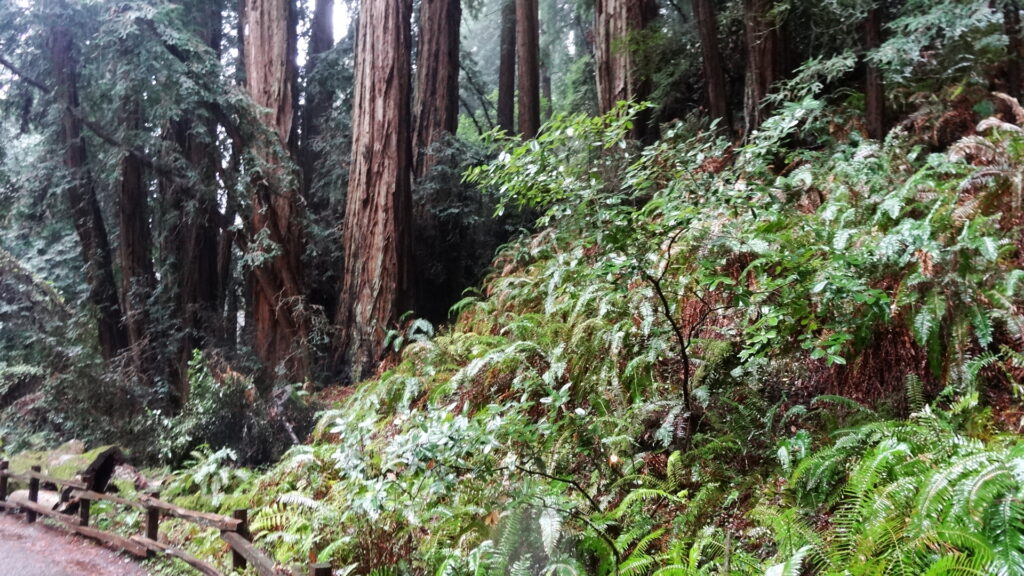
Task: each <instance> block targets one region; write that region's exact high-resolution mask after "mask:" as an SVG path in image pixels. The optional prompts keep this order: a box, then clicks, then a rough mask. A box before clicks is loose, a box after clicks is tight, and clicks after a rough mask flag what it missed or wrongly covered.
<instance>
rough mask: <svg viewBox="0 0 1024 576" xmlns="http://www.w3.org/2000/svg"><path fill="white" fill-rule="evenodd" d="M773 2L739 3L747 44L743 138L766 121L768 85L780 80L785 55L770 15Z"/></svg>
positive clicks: (775, 25)
mask: <svg viewBox="0 0 1024 576" xmlns="http://www.w3.org/2000/svg"><path fill="white" fill-rule="evenodd" d="M773 7H774V0H743V24H744V30H745V37H746V43H747V82H746V94H745V98H744V108H745V110H744V115H745V121H746V130H745V133H746V134H748V135H749V134H750V132H752V131H753V130H756V129H757V128H758V127H759V126H760V125H761V122H763V121H764V120H765V118H767V117H768V113H769V112H770V110H768V109H767V107H766V106H765V104H764V99H765V97H767V96H768V94H769V92H770V91H771V88H772V85H773V84H775V82H776V81H778V80H779V79H780V78H782V74H783V69H784V65H785V59H786V53H785V45H784V40H785V37H784V35H783V34H782V30H781V28H780V23H779V22H778V21H777V20H776V18H775V16H774V15H773V14H772V8H773Z"/></svg>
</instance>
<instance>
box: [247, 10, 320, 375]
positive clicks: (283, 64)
mask: <svg viewBox="0 0 1024 576" xmlns="http://www.w3.org/2000/svg"><path fill="white" fill-rule="evenodd" d="M245 17H246V36H245V76H246V88H247V89H248V91H249V94H250V96H251V97H252V99H253V101H254V102H255V103H256V105H257V106H260V107H261V108H263V109H265V110H266V112H265V113H264V115H263V117H262V121H263V123H264V125H266V126H267V128H269V129H271V130H272V131H273V132H274V133H276V136H277V140H276V142H275V141H271V142H265V143H263V145H262V150H260V154H261V156H262V161H263V164H264V166H263V169H262V170H260V171H259V172H257V173H254V177H253V180H252V181H251V182H250V188H251V193H252V214H251V219H250V227H251V235H250V245H249V249H250V250H262V247H261V246H260V245H263V246H266V245H267V244H266V241H269V244H270V245H272V251H271V252H269V253H267V252H264V261H263V262H262V263H260V264H258V265H256V266H255V267H254V268H253V270H252V274H253V277H254V279H255V282H254V284H253V290H252V310H253V322H254V324H255V326H254V330H255V335H254V337H255V348H256V354H257V356H258V357H259V358H260V360H261V361H262V362H263V365H264V368H265V369H266V370H276V369H277V368H278V367H279V366H282V365H283V367H284V369H285V371H286V373H287V374H288V375H289V377H291V378H292V379H296V378H303V377H305V376H306V374H307V371H308V361H307V359H306V356H305V353H304V352H303V350H304V347H305V343H306V342H305V341H306V336H307V335H308V330H307V320H306V318H305V316H304V314H303V313H302V311H301V308H302V303H303V300H304V294H303V290H302V288H301V286H302V284H301V278H300V276H299V271H300V270H301V255H302V236H301V228H300V223H299V220H300V216H301V214H300V212H299V210H300V202H299V193H298V186H297V185H296V178H295V174H294V173H293V171H292V164H291V160H290V155H289V147H290V143H291V142H293V136H294V128H295V126H294V125H293V120H294V112H295V100H294V98H295V82H296V76H297V70H296V64H295V55H296V36H295V7H294V5H293V2H292V0H246V6H245ZM254 243H255V244H258V245H257V246H253V244H254Z"/></svg>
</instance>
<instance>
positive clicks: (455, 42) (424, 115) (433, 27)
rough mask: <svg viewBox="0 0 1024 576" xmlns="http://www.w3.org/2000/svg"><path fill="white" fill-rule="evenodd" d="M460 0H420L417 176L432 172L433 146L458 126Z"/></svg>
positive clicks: (415, 138)
mask: <svg viewBox="0 0 1024 576" xmlns="http://www.w3.org/2000/svg"><path fill="white" fill-rule="evenodd" d="M461 20H462V4H461V1H460V0H421V2H420V28H419V30H420V34H419V50H418V51H417V61H416V101H415V104H414V105H413V121H414V123H415V124H414V126H413V130H414V139H413V146H414V148H413V154H414V168H415V175H416V178H422V177H423V176H425V175H426V174H428V173H429V172H430V169H431V167H432V166H433V163H434V158H433V154H431V153H430V147H431V146H433V145H434V144H435V143H436V142H438V141H439V140H440V139H441V137H442V135H443V134H444V133H448V134H450V135H454V134H455V131H456V130H457V129H458V126H459V24H460V22H461Z"/></svg>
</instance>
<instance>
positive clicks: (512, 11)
mask: <svg viewBox="0 0 1024 576" xmlns="http://www.w3.org/2000/svg"><path fill="white" fill-rule="evenodd" d="M515 108H516V0H505V2H504V3H503V4H502V5H501V60H500V63H499V67H498V127H499V128H501V129H502V130H504V131H505V132H507V133H508V134H512V133H513V132H515V117H516V110H515Z"/></svg>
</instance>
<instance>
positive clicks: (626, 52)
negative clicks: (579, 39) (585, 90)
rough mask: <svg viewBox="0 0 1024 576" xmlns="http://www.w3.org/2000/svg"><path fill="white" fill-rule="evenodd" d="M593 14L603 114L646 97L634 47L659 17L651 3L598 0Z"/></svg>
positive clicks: (598, 86) (645, 0) (644, 1)
mask: <svg viewBox="0 0 1024 576" xmlns="http://www.w3.org/2000/svg"><path fill="white" fill-rule="evenodd" d="M594 13H595V14H594V15H595V22H594V28H595V29H594V38H595V43H596V56H597V105H598V110H599V111H600V112H601V113H602V114H604V113H606V112H608V111H609V110H611V109H612V108H614V107H615V104H616V103H617V102H619V101H620V100H627V101H629V100H633V101H637V100H643V99H644V98H646V97H647V94H646V93H642V89H643V88H644V84H645V82H644V81H643V78H642V77H641V72H640V70H638V67H637V59H636V58H635V50H634V46H632V45H631V44H632V43H633V41H634V40H635V37H634V36H635V34H636V33H637V32H639V31H641V30H643V29H644V28H646V27H647V24H648V22H650V20H651V19H653V17H654V16H655V15H656V14H657V7H656V6H655V5H654V3H653V2H650V1H648V0H597V4H596V6H595V8H594Z"/></svg>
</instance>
